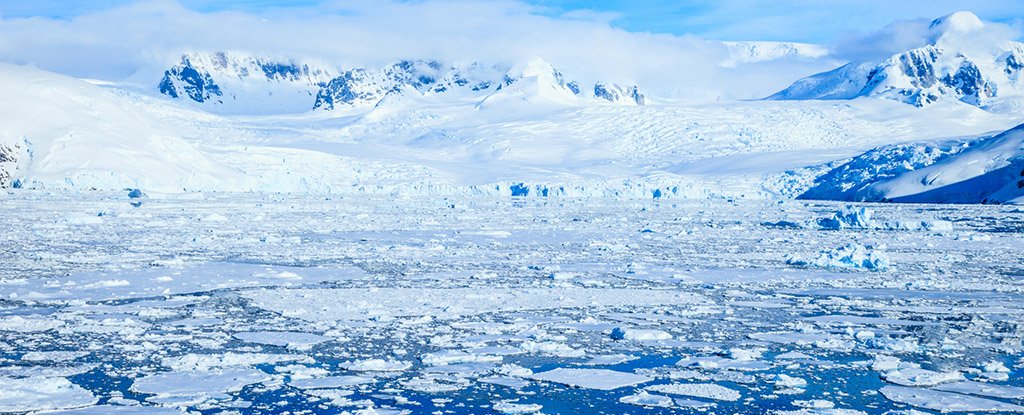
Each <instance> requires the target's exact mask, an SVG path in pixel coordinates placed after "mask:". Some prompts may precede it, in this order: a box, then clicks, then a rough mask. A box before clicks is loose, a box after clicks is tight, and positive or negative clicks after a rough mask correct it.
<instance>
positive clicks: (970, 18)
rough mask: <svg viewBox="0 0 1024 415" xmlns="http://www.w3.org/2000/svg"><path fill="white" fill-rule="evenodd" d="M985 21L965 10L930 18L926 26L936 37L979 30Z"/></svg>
mask: <svg viewBox="0 0 1024 415" xmlns="http://www.w3.org/2000/svg"><path fill="white" fill-rule="evenodd" d="M984 27H985V23H983V22H982V21H981V19H979V18H978V16H977V15H975V14H974V13H971V12H967V11H960V12H956V13H952V14H949V15H946V16H943V17H940V18H938V19H935V20H932V23H931V25H929V26H928V29H930V30H931V31H932V32H933V33H934V34H935V35H936V37H939V36H942V35H945V34H947V33H970V32H976V31H978V30H981V29H982V28H984Z"/></svg>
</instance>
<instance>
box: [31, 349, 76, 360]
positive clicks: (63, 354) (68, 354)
mask: <svg viewBox="0 0 1024 415" xmlns="http://www.w3.org/2000/svg"><path fill="white" fill-rule="evenodd" d="M88 354H89V352H86V351H81V350H76V351H65V350H58V351H49V352H28V353H25V354H24V355H22V356H21V360H24V361H29V362H66V361H69V360H75V359H78V358H79V357H83V356H87V355H88Z"/></svg>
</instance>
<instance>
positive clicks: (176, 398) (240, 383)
mask: <svg viewBox="0 0 1024 415" xmlns="http://www.w3.org/2000/svg"><path fill="white" fill-rule="evenodd" d="M271 379H272V378H271V376H270V375H268V374H266V373H264V372H262V371H260V370H256V369H224V370H217V371H203V372H168V373H158V374H155V375H149V376H145V377H142V378H139V379H136V380H135V382H134V383H132V386H131V388H130V389H131V390H132V391H133V392H137V393H147V394H153V395H156V396H155V397H153V398H149V399H147V400H151V401H153V402H195V401H196V400H198V399H204V398H211V399H223V398H227V397H228V395H227V393H230V392H238V391H240V390H242V388H243V387H245V386H246V385H251V384H253V383H259V382H265V381H268V380H271Z"/></svg>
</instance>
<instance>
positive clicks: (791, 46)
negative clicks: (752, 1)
mask: <svg viewBox="0 0 1024 415" xmlns="http://www.w3.org/2000/svg"><path fill="white" fill-rule="evenodd" d="M722 44H723V45H725V47H726V50H727V51H728V53H729V58H728V59H726V60H725V61H724V62H722V66H726V67H734V66H739V65H742V64H748V63H758V62H769V61H774V60H780V59H804V60H815V59H821V58H824V57H826V56H828V54H829V50H828V48H827V47H825V46H821V45H815V44H811V43H796V42H756V41H753V42H722Z"/></svg>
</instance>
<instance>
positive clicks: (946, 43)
mask: <svg viewBox="0 0 1024 415" xmlns="http://www.w3.org/2000/svg"><path fill="white" fill-rule="evenodd" d="M985 28H986V26H985V24H984V23H983V22H982V21H981V20H980V19H978V17H977V16H975V15H974V14H972V13H970V12H957V13H953V14H951V15H949V16H945V17H942V18H939V19H936V20H934V21H933V22H932V24H931V25H930V27H929V33H930V36H929V38H928V44H925V45H922V46H921V47H919V48H915V49H911V50H908V51H905V52H901V53H897V54H895V55H893V56H891V57H889V58H886V59H883V60H881V61H870V62H852V63H849V64H847V65H845V66H842V67H840V68H838V69H835V70H832V71H829V72H825V73H821V74H817V75H813V76H811V77H808V78H804V79H801V80H799V81H797V82H795V83H794V84H793V85H791V86H790V87H789V88H786V89H785V90H782V91H780V92H778V93H776V94H774V95H772V96H771V97H769V99H778V100H807V99H852V98H856V97H863V96H869V97H879V98H884V99H891V100H896V101H900V102H904V103H907V104H911V105H915V106H919V107H921V106H925V105H930V104H932V103H935V102H938V101H940V100H943V101H945V100H950V101H961V102H964V103H967V104H970V105H975V106H981V107H988V108H993V109H997V108H1001V107H1004V106H1006V105H1010V106H1011V107H1012V108H1016V107H1018V106H1019V105H1017V104H1008V103H1007V101H1012V102H1017V101H1018V100H1019V99H1020V97H1021V96H1022V95H1024V80H1022V79H1021V76H1020V72H1021V70H1022V69H1024V44H1022V43H1020V42H1016V41H1009V40H1005V41H1004V40H998V41H996V40H992V38H991V37H990V36H988V35H987V34H986V32H985Z"/></svg>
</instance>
